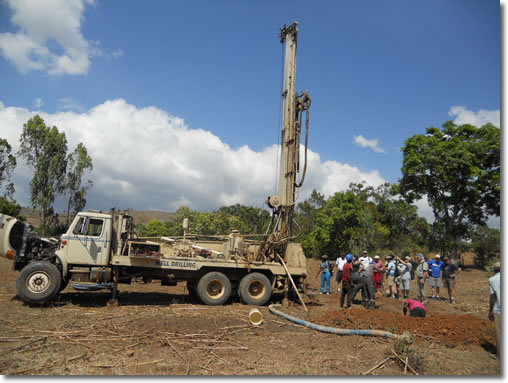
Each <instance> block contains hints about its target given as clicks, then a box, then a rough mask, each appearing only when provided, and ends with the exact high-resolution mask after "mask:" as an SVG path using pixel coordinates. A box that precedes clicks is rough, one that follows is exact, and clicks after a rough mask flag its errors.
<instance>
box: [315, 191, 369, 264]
mask: <svg viewBox="0 0 508 383" xmlns="http://www.w3.org/2000/svg"><path fill="white" fill-rule="evenodd" d="M368 214H369V213H368V212H366V211H365V210H364V209H363V203H362V201H361V199H360V198H358V197H357V196H356V195H355V194H354V193H353V192H351V191H348V192H338V193H335V194H334V195H333V196H332V197H330V198H329V199H328V200H327V201H326V203H325V205H324V206H323V208H321V209H320V210H319V212H318V213H317V216H316V228H315V230H314V231H313V235H314V240H315V241H316V244H317V249H318V253H327V254H328V255H329V256H331V257H332V258H333V257H335V256H337V255H338V254H339V253H340V252H341V251H344V252H355V253H358V252H359V251H361V250H363V249H366V248H367V245H368V244H369V242H370V239H371V238H368V235H367V227H366V226H368V225H366V224H367V221H368V217H367V215H368Z"/></svg>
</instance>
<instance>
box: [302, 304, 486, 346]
mask: <svg viewBox="0 0 508 383" xmlns="http://www.w3.org/2000/svg"><path fill="white" fill-rule="evenodd" d="M311 322H313V323H317V324H320V325H323V326H330V327H338V328H346V329H362V330H382V331H388V332H392V333H395V334H402V333H404V332H409V333H411V334H414V335H416V336H424V337H431V338H435V341H436V342H439V343H445V344H448V345H470V344H476V345H480V346H481V345H482V344H485V343H494V344H495V339H496V330H495V328H494V324H493V322H489V321H488V320H485V319H482V318H479V317H477V316H474V315H450V314H430V315H428V316H427V317H426V318H414V317H409V316H405V315H403V314H396V313H392V312H387V311H382V310H375V311H372V310H367V309H363V308H351V309H346V310H340V311H328V312H326V313H325V314H323V315H320V316H318V317H316V318H314V319H312V320H311Z"/></svg>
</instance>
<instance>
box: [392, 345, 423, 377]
mask: <svg viewBox="0 0 508 383" xmlns="http://www.w3.org/2000/svg"><path fill="white" fill-rule="evenodd" d="M392 352H393V355H395V356H396V357H397V358H398V359H399V360H400V361H401V362H402V363H403V364H404V365H406V366H407V368H409V371H411V372H412V373H413V374H414V375H420V374H418V373H417V372H416V371H415V370H414V369H413V368H412V367H411V366H410V365H409V363H407V364H406V362H405V361H404V359H402V358H401V357H400V355H399V354H397V353H396V352H395V351H394V350H393V349H392ZM406 360H409V358H406Z"/></svg>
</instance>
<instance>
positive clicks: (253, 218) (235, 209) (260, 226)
mask: <svg viewBox="0 0 508 383" xmlns="http://www.w3.org/2000/svg"><path fill="white" fill-rule="evenodd" d="M217 213H224V214H227V215H230V216H235V217H238V218H240V220H241V221H242V222H243V227H245V226H246V231H244V232H242V233H243V234H260V233H263V232H264V230H265V229H266V228H267V226H268V222H269V221H270V213H269V212H268V211H266V210H263V209H260V208H256V207H251V206H244V205H240V204H236V205H232V206H223V207H221V208H220V209H219V210H218V212H217Z"/></svg>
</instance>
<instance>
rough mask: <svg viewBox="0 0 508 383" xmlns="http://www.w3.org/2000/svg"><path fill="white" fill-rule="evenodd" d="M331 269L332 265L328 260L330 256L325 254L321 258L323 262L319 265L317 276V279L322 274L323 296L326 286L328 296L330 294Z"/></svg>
mask: <svg viewBox="0 0 508 383" xmlns="http://www.w3.org/2000/svg"><path fill="white" fill-rule="evenodd" d="M330 267H331V263H330V261H329V260H328V255H326V254H324V255H322V256H321V262H320V263H319V270H318V272H317V274H316V278H317V276H318V275H319V273H321V290H320V291H321V294H323V293H324V290H325V284H326V294H327V295H329V294H330Z"/></svg>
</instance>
